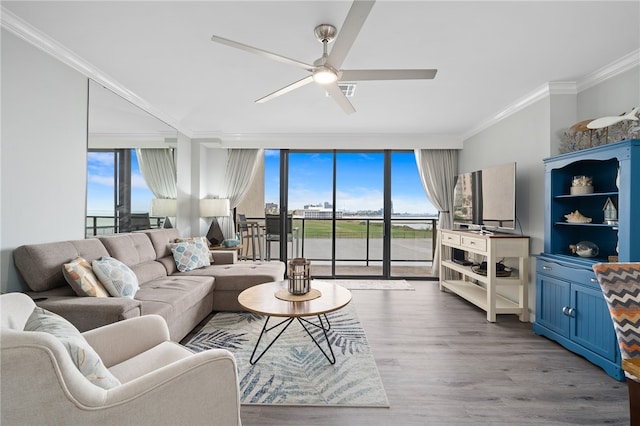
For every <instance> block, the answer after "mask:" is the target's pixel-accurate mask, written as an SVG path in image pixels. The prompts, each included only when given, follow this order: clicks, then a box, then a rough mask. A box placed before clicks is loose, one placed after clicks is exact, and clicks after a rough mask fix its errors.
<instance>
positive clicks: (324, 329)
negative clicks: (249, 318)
mask: <svg viewBox="0 0 640 426" xmlns="http://www.w3.org/2000/svg"><path fill="white" fill-rule="evenodd" d="M317 317H318V321H319V323H320V324H319V325H318V324H315V323H313V322H311V321H309V320H307V319H305V318H302V317H290V318H287V319H285V320H283V321H280V322H279V323H278V324H276V325H274V326H271V327H268V325H269V320H270V319H271V317H270V316H268V317H267V319H266V320H265V322H264V326H263V327H262V331H261V332H260V337H258V341H257V342H256V346H255V347H254V348H253V352H252V353H251V358H250V359H249V363H250V364H251V365H254V364H255V363H256V362H258V361H259V360H260V358H262V356H263V355H264V354H265V353H266V352H267V351H268V350H269V349H270V348H271V346H273V344H274V343H275V342H276V340H278V339H279V338H280V336H281V335H282V333H284V331H285V330H286V329H287V328H288V327H289V325H291V323H292V322H293V320H298V322H299V323H300V325H301V326H302V328H304V331H306V332H307V334H308V335H309V337H311V340H313V343H315V344H316V346H317V347H318V349H320V352H322V354H323V355H324V356H325V358H327V360H328V361H329V363H331V364H335V363H336V356H335V355H334V354H333V349H332V348H331V343H329V338H328V337H327V331H329V330H331V323H330V322H329V319H328V318H327V315H326V314H322V315H317ZM322 317H324V320H325V321H326V322H327V326H326V327H325V324H324V322H323V321H322ZM283 324H284V327H283V328H282V330H280V332H278V334H277V336H276V337H275V338H274V339H273V340H272V341H271V343H269V345H267V347H266V348H265V349H264V350H263V351H262V352H261V353H260V355H258V357H257V358H256V359H254V357H255V355H256V351H257V350H258V346H259V345H260V342H261V341H262V336H264V334H265V333H266V332H268V331H271V330H273V329H274V328H278V327H280V326H282V325H283ZM305 324H307V325H310V326H313V327H316V328H320V329H322V333H323V334H324V340H325V342H327V346H328V347H329V353H330V354H331V357H329V355H328V354H327V352H325V350H324V349H322V347H321V346H320V343H319V342H318V341H317V340H316V338H315V337H313V334H311V332H310V331H309V329H308V328H307V325H305Z"/></svg>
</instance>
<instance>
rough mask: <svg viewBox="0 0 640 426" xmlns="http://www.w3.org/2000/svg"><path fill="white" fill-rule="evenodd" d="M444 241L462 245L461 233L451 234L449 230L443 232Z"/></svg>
mask: <svg viewBox="0 0 640 426" xmlns="http://www.w3.org/2000/svg"><path fill="white" fill-rule="evenodd" d="M442 242H445V243H449V244H455V245H457V246H459V245H460V235H458V234H450V233H448V232H443V233H442Z"/></svg>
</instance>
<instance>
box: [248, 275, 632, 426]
mask: <svg viewBox="0 0 640 426" xmlns="http://www.w3.org/2000/svg"><path fill="white" fill-rule="evenodd" d="M411 284H412V285H413V286H414V287H415V288H416V291H384V290H358V291H353V300H352V303H353V304H354V305H355V307H356V310H357V312H358V316H359V318H360V321H361V322H362V325H363V326H364V329H365V332H366V333H367V337H368V339H369V343H370V345H371V349H372V351H373V354H374V357H375V359H376V363H377V365H378V369H379V370H380V375H381V377H382V381H383V383H384V387H385V390H386V392H387V395H388V397H389V401H390V404H391V408H339V407H338V408H325V407H277V406H242V409H241V416H242V424H243V425H244V426H253V425H261V426H263V425H278V426H283V425H368V426H374V425H573V424H576V425H604V424H608V425H626V424H628V422H629V414H628V400H627V387H626V383H624V382H618V381H616V380H614V379H612V378H611V377H609V376H607V375H606V374H605V373H604V371H603V370H601V369H600V368H599V367H596V366H594V365H592V364H591V363H589V362H588V361H586V360H585V359H583V358H582V357H580V356H578V355H575V354H573V353H571V352H569V351H567V350H566V349H564V348H563V347H561V346H560V345H558V344H556V343H555V342H553V341H551V340H548V339H546V338H544V337H540V336H536V335H535V334H534V333H533V332H532V331H531V324H530V323H521V322H519V321H518V319H517V317H516V316H515V315H498V320H497V322H496V323H488V322H487V321H486V319H485V313H484V312H483V311H481V310H480V309H478V308H476V307H475V306H473V305H470V304H469V303H467V302H465V301H464V300H462V299H460V298H459V297H458V296H455V295H453V294H451V293H445V292H441V291H440V290H439V289H438V283H437V282H436V281H412V282H411ZM338 356H339V355H338Z"/></svg>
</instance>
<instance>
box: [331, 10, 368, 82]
mask: <svg viewBox="0 0 640 426" xmlns="http://www.w3.org/2000/svg"><path fill="white" fill-rule="evenodd" d="M374 3H375V0H366V1H361V0H355V1H354V2H353V4H352V5H351V9H349V13H348V14H347V17H346V18H345V20H344V23H343V24H342V28H341V29H340V32H339V33H338V36H337V37H336V39H335V41H334V42H333V48H332V49H331V53H330V54H329V58H328V59H327V63H328V64H330V65H331V66H332V67H333V68H335V69H340V67H341V66H342V63H343V62H344V60H345V58H346V57H347V54H348V53H349V50H351V46H353V42H354V41H356V37H358V33H359V32H360V29H361V28H362V26H363V25H364V21H366V20H367V16H369V12H371V8H372V7H373V4H374Z"/></svg>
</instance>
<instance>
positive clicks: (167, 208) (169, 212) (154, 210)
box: [151, 198, 177, 217]
mask: <svg viewBox="0 0 640 426" xmlns="http://www.w3.org/2000/svg"><path fill="white" fill-rule="evenodd" d="M176 204H177V203H176V200H175V198H154V199H152V200H151V216H162V217H167V216H169V217H176Z"/></svg>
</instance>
